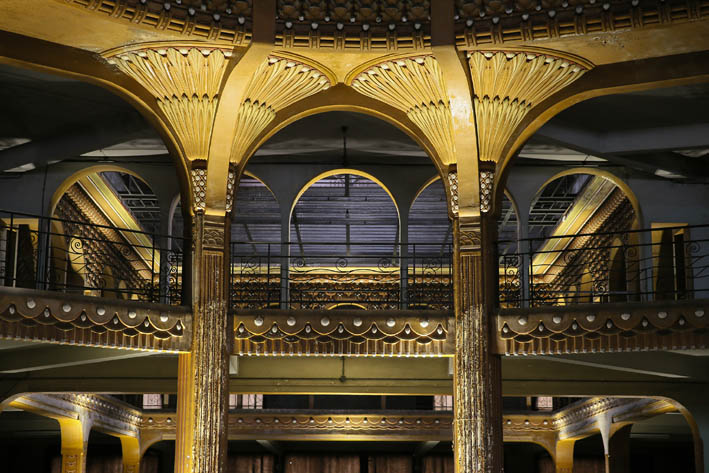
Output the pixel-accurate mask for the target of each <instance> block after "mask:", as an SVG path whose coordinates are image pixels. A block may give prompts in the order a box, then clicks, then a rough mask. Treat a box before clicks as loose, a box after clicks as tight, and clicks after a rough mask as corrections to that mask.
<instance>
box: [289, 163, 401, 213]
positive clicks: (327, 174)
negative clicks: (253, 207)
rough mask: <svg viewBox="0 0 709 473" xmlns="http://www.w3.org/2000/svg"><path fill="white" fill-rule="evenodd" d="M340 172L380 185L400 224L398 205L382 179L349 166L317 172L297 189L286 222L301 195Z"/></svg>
mask: <svg viewBox="0 0 709 473" xmlns="http://www.w3.org/2000/svg"><path fill="white" fill-rule="evenodd" d="M340 174H354V175H355V176H360V177H364V178H365V179H369V180H370V181H372V182H374V183H375V184H377V185H378V186H379V187H381V188H382V189H383V190H384V192H386V193H387V195H388V196H389V198H390V199H391V202H392V204H394V208H395V209H396V218H397V219H398V221H399V226H401V212H399V206H398V205H397V203H396V199H394V195H393V194H392V193H391V191H390V190H389V188H388V187H387V186H386V185H384V183H383V182H382V181H380V180H379V179H377V178H376V177H374V176H373V175H371V174H369V173H368V172H364V171H360V170H358V169H349V168H339V169H332V170H330V171H325V172H323V173H320V174H318V175H317V176H315V177H313V178H312V179H310V180H309V181H308V182H307V183H306V184H305V185H304V186H303V187H301V189H300V190H299V191H298V193H297V194H296V196H295V198H294V199H293V203H292V204H291V208H290V217H289V218H288V222H289V225H290V219H291V218H293V210H294V209H295V206H296V205H297V204H298V201H299V200H300V198H301V197H303V194H305V192H306V191H307V190H308V189H309V188H310V187H311V186H312V185H313V184H315V183H316V182H318V181H321V180H323V179H325V178H327V177H330V176H337V175H340Z"/></svg>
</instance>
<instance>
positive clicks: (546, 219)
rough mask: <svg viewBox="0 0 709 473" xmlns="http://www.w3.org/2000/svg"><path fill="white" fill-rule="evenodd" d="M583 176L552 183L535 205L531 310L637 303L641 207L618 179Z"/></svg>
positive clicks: (531, 217)
mask: <svg viewBox="0 0 709 473" xmlns="http://www.w3.org/2000/svg"><path fill="white" fill-rule="evenodd" d="M585 171H586V170H579V171H577V172H572V171H565V172H563V173H560V174H558V175H556V176H554V177H552V178H551V179H549V180H548V181H547V183H546V184H545V185H544V186H543V187H542V188H541V189H540V191H539V192H538V193H537V195H536V196H535V198H534V199H533V201H532V204H531V207H530V211H529V223H528V235H529V239H528V240H527V241H525V242H522V243H523V245H524V246H525V247H526V250H527V251H528V255H527V258H528V259H529V268H530V269H529V271H530V275H529V281H530V289H529V299H530V302H531V305H564V304H571V303H594V302H608V301H614V302H620V301H630V300H637V298H638V297H639V291H640V289H639V280H640V276H639V270H638V260H637V249H638V235H637V232H634V231H633V230H634V229H635V228H636V226H637V219H638V215H637V210H636V209H637V201H636V200H635V198H634V197H633V196H632V195H629V194H628V193H627V192H628V189H627V186H626V185H625V184H624V183H622V181H619V180H618V179H617V178H616V177H615V176H612V175H609V174H607V173H598V172H593V171H590V172H585Z"/></svg>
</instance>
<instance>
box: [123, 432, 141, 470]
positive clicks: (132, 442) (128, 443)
mask: <svg viewBox="0 0 709 473" xmlns="http://www.w3.org/2000/svg"><path fill="white" fill-rule="evenodd" d="M120 439H121V451H122V454H123V458H122V464H123V473H139V472H140V457H141V455H140V441H139V440H138V438H137V437H126V436H122V437H120Z"/></svg>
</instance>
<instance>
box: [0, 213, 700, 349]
mask: <svg viewBox="0 0 709 473" xmlns="http://www.w3.org/2000/svg"><path fill="white" fill-rule="evenodd" d="M0 221H1V222H2V227H1V228H0V283H1V284H2V285H4V286H5V287H9V288H14V289H0V293H1V294H0V296H1V297H0V318H1V319H2V321H0V324H1V325H2V326H3V331H4V333H5V336H8V337H10V338H21V339H28V338H30V339H39V340H49V341H57V342H60V343H83V344H88V345H94V346H96V345H100V346H121V347H129V348H131V347H132V348H149V349H155V350H166V351H182V350H187V349H189V344H190V340H191V337H190V334H191V309H190V307H189V301H190V299H189V292H190V285H189V272H188V271H187V268H188V266H189V264H190V262H191V256H190V248H191V242H189V241H186V240H184V239H182V238H178V237H172V236H161V235H151V234H147V233H145V232H141V231H138V230H135V229H133V230H131V229H125V228H116V227H112V226H105V225H97V224H93V223H87V222H80V221H73V220H68V219H54V218H51V219H50V218H45V217H37V216H32V215H24V214H18V213H12V212H3V213H2V214H1V215H0ZM707 239H709V226H675V227H657V228H651V229H647V230H633V231H626V232H611V233H593V234H578V235H566V236H554V237H549V238H546V239H543V240H542V239H536V240H535V239H530V240H521V241H519V242H518V241H514V242H509V241H508V242H504V241H501V242H499V244H498V250H502V251H505V250H507V252H506V253H504V254H502V255H501V256H500V257H499V262H500V267H499V273H498V274H499V288H500V290H499V310H498V313H497V316H496V330H497V332H496V341H495V344H494V347H493V350H494V351H495V352H497V353H500V354H504V353H508V354H534V353H538V354H542V353H583V352H589V351H599V350H600V351H626V350H634V349H672V348H691V347H704V346H706V345H707V344H708V343H709V340H708V337H707V335H706V329H707V318H706V317H705V316H704V311H705V310H707V308H706V307H705V305H706V304H705V303H706V300H705V299H707V298H708V297H707V295H708V294H707V293H708V292H709V277H707V275H709V270H708V268H707V262H708V261H709V253H708V252H707V251H706V247H707V244H706V242H707ZM510 248H514V249H515V250H514V251H509V249H510ZM518 248H519V249H522V251H518V250H517V249H518ZM451 250H452V249H451V248H450V246H448V245H441V244H425V243H416V244H413V243H411V244H393V243H388V244H381V243H364V242H362V243H353V242H350V243H349V244H345V243H330V244H328V243H304V242H297V243H278V242H276V243H258V242H234V243H232V244H231V247H230V253H231V255H230V258H231V259H230V269H231V273H230V275H229V278H230V285H229V287H230V293H229V297H230V312H231V315H232V316H233V317H234V342H235V344H234V353H235V354H241V355H269V354H270V355H295V356H298V355H304V354H320V355H352V356H357V355H367V356H371V355H387V356H450V355H451V354H453V353H454V340H455V333H454V332H455V328H454V324H453V319H452V315H453V276H452V273H453V272H452V251H451Z"/></svg>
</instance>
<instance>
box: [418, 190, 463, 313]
mask: <svg viewBox="0 0 709 473" xmlns="http://www.w3.org/2000/svg"><path fill="white" fill-rule="evenodd" d="M408 239H409V245H408V252H409V255H410V257H411V261H412V263H413V264H412V265H410V267H409V274H408V281H407V283H408V289H409V290H408V307H409V308H410V309H425V308H437V309H448V310H451V309H452V308H453V306H452V302H453V301H452V298H451V288H452V285H453V272H452V261H451V255H452V253H453V227H452V224H451V221H450V219H449V217H448V203H447V193H446V189H445V187H444V186H443V182H442V181H441V179H439V178H437V177H436V178H434V179H433V180H432V182H430V183H428V184H427V185H426V187H425V188H423V189H422V190H421V191H420V192H419V194H418V195H417V196H416V200H414V202H413V204H412V205H411V209H410V210H409V228H408Z"/></svg>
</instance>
